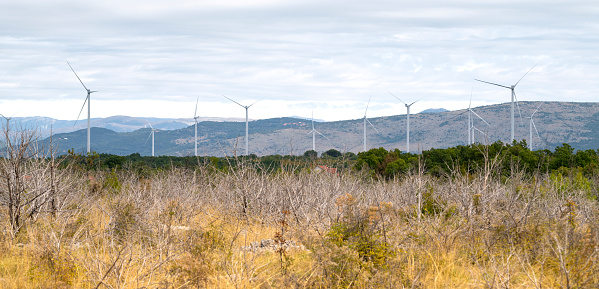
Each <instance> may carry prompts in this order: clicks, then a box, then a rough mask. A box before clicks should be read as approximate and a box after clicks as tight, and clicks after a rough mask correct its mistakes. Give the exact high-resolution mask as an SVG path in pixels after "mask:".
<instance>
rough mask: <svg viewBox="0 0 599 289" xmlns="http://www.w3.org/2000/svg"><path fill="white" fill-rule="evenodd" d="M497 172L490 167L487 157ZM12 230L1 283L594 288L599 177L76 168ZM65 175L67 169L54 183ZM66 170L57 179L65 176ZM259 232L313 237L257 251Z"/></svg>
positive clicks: (598, 268)
mask: <svg viewBox="0 0 599 289" xmlns="http://www.w3.org/2000/svg"><path fill="white" fill-rule="evenodd" d="M489 169H492V168H489ZM61 176H65V177H67V176H68V180H69V181H68V182H64V183H62V184H64V186H63V187H62V188H61V190H60V191H61V192H62V194H68V196H69V197H68V198H63V199H61V200H62V201H61V202H62V203H60V204H59V206H58V207H59V208H60V209H59V210H58V211H57V212H56V213H55V214H50V213H45V212H40V213H39V214H38V215H37V216H36V217H35V219H33V218H31V219H28V220H27V222H26V224H25V225H24V226H23V229H21V231H20V232H18V233H17V234H16V236H14V237H13V235H12V234H11V231H10V224H9V223H8V222H7V221H6V220H7V218H6V217H5V215H6V211H5V210H3V211H2V212H1V213H2V214H3V216H2V220H3V223H2V224H1V225H2V226H3V228H4V231H3V233H2V235H1V244H0V287H2V288H289V287H309V288H331V287H339V288H347V287H355V288H379V287H380V288H556V287H557V288H596V287H597V286H598V284H599V277H598V276H599V263H598V261H599V259H598V255H597V254H598V253H597V252H598V251H597V250H598V242H599V234H598V231H597V230H598V228H599V216H598V212H599V211H598V209H599V207H598V206H597V201H596V200H595V199H594V197H593V196H595V195H596V189H595V186H596V180H594V181H593V182H594V183H593V184H594V185H593V186H592V187H591V188H590V189H589V188H587V189H576V188H575V187H567V188H566V189H564V187H563V186H561V185H560V184H556V183H555V180H551V179H550V178H549V177H547V176H537V177H536V178H535V179H527V178H525V177H523V176H521V175H516V176H515V177H513V178H511V179H509V180H503V181H500V180H498V179H495V178H493V177H490V174H488V170H487V171H485V170H483V171H481V173H480V174H478V175H468V176H462V175H459V174H456V175H454V176H452V177H451V178H445V179H432V178H430V177H427V176H425V175H419V174H417V173H416V174H413V175H409V176H406V177H404V178H399V179H396V180H391V181H377V180H372V179H369V178H366V177H363V176H362V175H360V174H357V173H356V174H346V175H341V176H331V175H326V174H310V173H302V174H293V173H285V172H283V173H278V174H263V173H259V172H257V171H256V170H253V169H251V168H242V169H240V170H237V171H233V172H215V171H212V170H210V169H208V168H199V169H198V170H197V171H196V172H190V171H184V170H178V169H174V170H171V171H168V172H162V173H157V174H155V175H152V176H150V177H140V176H137V175H135V174H134V173H130V172H128V171H127V170H123V171H121V172H116V173H110V172H98V173H94V174H93V175H78V173H75V172H72V171H69V172H61ZM59 181H60V180H59ZM59 183H60V182H59ZM263 239H275V240H279V241H282V242H284V241H286V240H292V241H295V242H296V244H301V245H303V246H304V247H305V249H301V248H300V249H289V250H285V249H278V250H263V251H259V252H253V251H251V250H246V249H243V247H244V246H249V245H251V243H252V242H260V241H261V240H263Z"/></svg>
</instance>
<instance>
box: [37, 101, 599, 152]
mask: <svg viewBox="0 0 599 289" xmlns="http://www.w3.org/2000/svg"><path fill="white" fill-rule="evenodd" d="M539 106H540V108H539V109H538V111H537V112H536V114H535V115H534V118H533V119H534V122H535V124H536V128H537V129H538V136H537V133H536V132H534V130H533V134H534V138H533V145H534V147H533V148H534V149H545V148H547V149H554V148H555V147H556V146H559V145H561V144H562V143H569V144H570V145H572V146H573V147H574V148H576V149H598V148H599V103H594V102H593V103H579V102H519V106H518V107H519V110H517V111H516V125H515V126H516V132H515V136H516V139H517V140H523V139H525V140H526V141H527V142H529V132H530V130H529V127H530V125H529V124H530V123H529V119H527V117H528V116H530V115H531V114H532V112H533V111H534V110H535V109H537V107H539ZM439 111H440V112H436V113H418V114H412V115H410V144H411V148H410V151H411V152H416V151H420V150H426V149H430V148H446V147H452V146H457V145H464V144H466V142H467V135H468V131H467V119H468V113H467V110H465V109H464V110H457V111H444V110H443V109H439ZM473 111H474V112H476V114H478V115H479V116H481V117H482V118H484V119H485V121H486V122H487V123H488V125H487V124H486V123H485V122H483V121H482V120H480V119H479V118H478V117H476V116H474V115H473V116H472V117H473V119H474V122H473V124H474V126H475V127H476V130H474V133H475V140H476V141H477V142H481V143H492V142H494V141H496V140H501V141H503V142H508V141H509V137H510V104H509V103H504V104H497V105H489V106H481V107H476V108H473ZM518 111H519V112H520V113H519V112H518ZM116 119H121V120H122V121H118V122H117V121H115V120H116ZM148 120H149V121H156V119H151V118H150V119H148ZM128 121H129V122H128ZM369 121H370V122H371V123H372V124H373V125H374V126H375V127H376V128H377V130H378V133H377V132H376V131H375V130H374V129H372V127H371V126H370V125H369V126H368V127H367V147H368V148H378V147H384V148H386V149H394V148H398V149H400V150H401V151H405V150H406V115H405V114H402V115H393V116H384V117H377V118H370V119H369ZM80 122H81V121H80ZM58 123H59V122H58V121H56V122H55V123H54V126H55V127H56V126H57V124H58ZM143 123H144V119H139V118H129V117H122V116H121V117H113V118H107V119H102V120H100V119H96V120H92V126H94V127H93V128H92V131H91V142H92V144H91V145H92V150H94V151H96V152H98V153H110V154H117V155H129V154H132V153H140V154H141V155H150V154H151V140H150V139H149V134H150V128H149V127H146V128H143V127H141V125H143ZM82 124H83V125H85V123H84V122H82ZM100 124H104V125H105V126H104V127H99V126H100ZM108 124H110V125H108ZM78 125H79V122H78ZM135 126H137V127H138V128H137V129H135V130H132V128H133V127H135ZM153 126H154V128H156V129H158V130H159V131H158V132H156V133H155V152H156V153H155V154H156V155H177V156H189V155H193V154H194V126H193V119H171V120H163V121H156V125H154V124H153ZM315 126H316V130H318V131H319V132H320V133H322V134H323V135H325V136H326V137H327V138H325V137H322V136H321V135H318V134H317V135H316V149H317V151H318V152H324V151H326V150H329V149H336V150H339V151H342V152H346V151H351V152H354V153H357V152H359V151H362V149H363V129H364V125H363V119H353V120H341V121H332V122H318V123H315ZM139 127H141V128H139ZM63 128H64V127H63ZM63 128H61V129H63ZM311 129H312V126H311V123H310V121H309V120H305V119H300V118H295V117H284V118H273V119H263V120H253V121H251V122H250V123H249V132H250V136H249V138H250V140H249V149H250V153H252V154H256V155H259V156H262V155H272V154H281V155H288V154H296V155H297V154H303V153H304V152H305V151H307V150H311V149H312V135H311V134H309V132H310V131H311ZM54 131H55V132H56V133H54V134H53V136H52V142H53V143H54V144H55V145H57V146H58V152H59V154H64V153H66V152H67V151H68V149H71V148H73V149H74V150H75V152H84V151H85V147H86V130H85V129H80V130H76V131H72V132H68V133H58V131H59V129H58V128H57V129H54ZM244 136H245V123H243V122H239V121H210V120H204V121H200V122H199V123H198V139H199V140H198V151H199V154H200V155H211V156H224V155H228V156H231V155H235V154H241V153H243V149H242V148H243V146H244ZM45 141H50V139H49V138H46V139H45Z"/></svg>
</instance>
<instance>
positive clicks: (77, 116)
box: [73, 94, 89, 126]
mask: <svg viewBox="0 0 599 289" xmlns="http://www.w3.org/2000/svg"><path fill="white" fill-rule="evenodd" d="M88 98H89V94H88V95H87V97H85V101H83V106H82V107H81V110H80V111H79V114H78V115H77V119H75V123H74V124H73V126H75V125H77V121H78V120H79V117H80V116H81V113H82V112H83V109H84V108H85V103H87V99H88Z"/></svg>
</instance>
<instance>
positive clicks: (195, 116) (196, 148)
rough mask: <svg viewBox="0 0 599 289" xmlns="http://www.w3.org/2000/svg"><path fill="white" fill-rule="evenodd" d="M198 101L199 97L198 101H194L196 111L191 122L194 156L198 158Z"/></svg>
mask: <svg viewBox="0 0 599 289" xmlns="http://www.w3.org/2000/svg"><path fill="white" fill-rule="evenodd" d="M199 101H200V96H199V95H198V99H197V100H196V111H195V112H194V113H193V120H194V122H195V131H196V134H195V139H194V140H195V156H196V157H197V156H198V118H200V117H199V116H198V102H199Z"/></svg>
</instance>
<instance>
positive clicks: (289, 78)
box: [0, 0, 599, 120]
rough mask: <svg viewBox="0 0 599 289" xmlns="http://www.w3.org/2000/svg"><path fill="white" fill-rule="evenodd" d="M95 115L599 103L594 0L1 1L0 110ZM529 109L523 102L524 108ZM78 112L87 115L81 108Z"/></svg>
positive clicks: (323, 115)
mask: <svg viewBox="0 0 599 289" xmlns="http://www.w3.org/2000/svg"><path fill="white" fill-rule="evenodd" d="M67 60H68V61H69V62H70V63H71V65H72V66H73V68H74V69H75V71H76V72H77V73H78V74H79V76H80V77H81V79H82V80H83V82H84V83H85V85H86V86H87V87H88V88H90V89H91V90H97V91H98V92H96V93H93V94H92V102H91V103H92V117H107V116H112V115H130V116H146V117H150V116H151V117H193V113H194V106H195V102H196V98H197V97H198V96H199V102H200V104H199V107H198V115H200V116H211V117H214V116H218V117H244V116H245V113H244V110H243V108H241V107H239V106H237V105H236V104H234V103H232V102H230V101H228V100H227V99H225V98H224V97H222V95H226V96H228V97H230V98H232V99H235V100H237V101H238V102H240V103H241V104H244V105H249V104H251V103H253V102H255V101H257V100H260V101H259V102H258V103H256V104H255V105H254V106H252V107H251V108H250V111H249V115H250V118H252V119H258V118H272V117H281V116H308V117H309V116H310V114H311V111H312V110H314V118H317V119H324V120H341V119H356V118H360V117H362V116H363V115H364V109H365V107H366V103H367V102H368V99H369V98H370V97H372V101H371V103H370V108H369V110H368V115H369V117H376V116H384V115H397V114H404V113H405V107H404V106H403V104H401V103H400V102H399V101H398V100H397V99H395V98H394V97H393V96H391V95H390V94H389V93H388V91H390V92H392V93H393V94H395V95H397V96H398V97H400V98H401V99H402V100H403V101H405V102H408V103H411V102H413V101H416V100H420V101H419V102H417V103H416V104H414V106H413V107H412V112H419V111H421V110H424V109H427V108H441V107H442V108H446V109H451V110H455V109H463V108H467V107H468V100H469V97H470V93H471V91H472V95H473V98H472V103H473V106H480V105H489V104H497V103H504V102H508V101H509V100H510V92H509V90H508V89H505V88H501V87H497V86H491V85H486V84H483V83H475V81H474V80H473V79H474V78H479V79H483V80H487V81H491V82H496V83H499V84H503V85H508V86H509V85H512V84H514V83H516V82H517V81H518V80H519V79H520V78H521V77H522V76H523V75H524V74H525V73H526V72H527V71H528V70H529V69H530V68H531V67H533V66H534V65H535V64H536V63H538V65H537V66H536V67H535V68H534V69H533V70H532V71H531V72H530V73H529V74H528V75H527V76H526V77H525V78H524V79H523V80H522V81H521V82H520V83H519V84H518V86H517V87H516V93H517V96H518V98H519V100H521V101H539V100H548V101H576V102H595V101H597V99H598V96H599V2H598V1H596V0H589V1H579V0H571V1H564V0H560V1H556V0H542V1H541V0H538V1H537V0H534V1H533V0H518V1H515V0H514V1H510V0H491V1H487V0H483V1H481V0H476V1H474V0H462V1H447V0H428V1H427V0H425V1H379V0H373V1H348V0H343V1H341V0H339V1H337V0H333V1H327V0H319V1H313V0H285V1H279V0H218V1H202V0H189V1H187V0H181V1H177V0H175V1H161V0H143V1H141V0H140V1H130V0H118V1H117V0H103V1H73V0H62V1H56V0H19V1H16V0H0V113H2V114H4V115H6V116H49V117H53V118H58V119H75V118H76V117H77V115H78V113H79V111H80V109H81V107H82V105H83V102H84V100H85V96H86V91H85V90H84V88H83V87H82V86H81V84H80V83H79V82H78V80H77V78H76V77H75V75H74V74H73V72H72V71H71V70H70V68H69V67H68V65H67V63H66V61H67ZM525 113H526V112H523V114H525ZM85 116H86V115H85V112H84V113H83V114H82V117H85Z"/></svg>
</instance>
